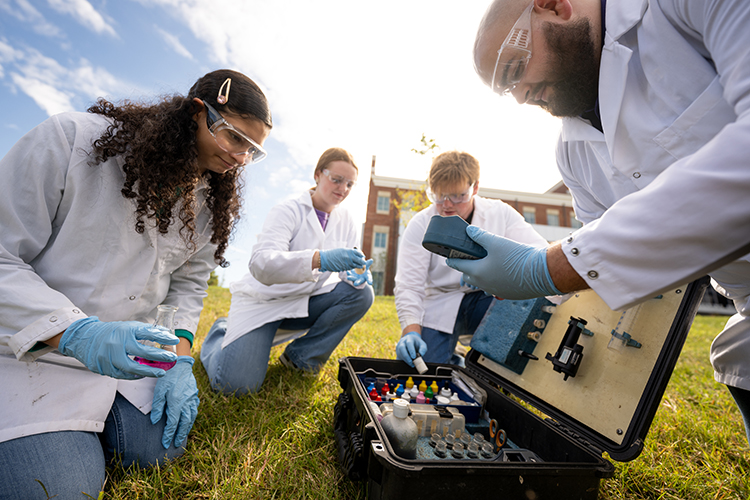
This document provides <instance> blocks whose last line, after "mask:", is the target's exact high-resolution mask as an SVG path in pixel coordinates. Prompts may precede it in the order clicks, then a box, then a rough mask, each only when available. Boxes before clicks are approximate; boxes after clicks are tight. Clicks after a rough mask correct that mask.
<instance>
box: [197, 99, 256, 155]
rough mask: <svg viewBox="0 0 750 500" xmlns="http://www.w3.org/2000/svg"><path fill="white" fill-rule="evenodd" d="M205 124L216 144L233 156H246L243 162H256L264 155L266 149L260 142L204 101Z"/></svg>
mask: <svg viewBox="0 0 750 500" xmlns="http://www.w3.org/2000/svg"><path fill="white" fill-rule="evenodd" d="M203 104H204V105H205V106H206V111H207V113H206V125H207V126H208V131H209V132H210V133H211V135H212V136H214V139H215V140H216V144H217V145H218V146H219V147H220V148H221V149H223V150H224V151H226V152H227V153H229V154H230V155H233V156H245V155H246V156H247V159H246V160H245V163H246V164H248V163H258V162H259V161H261V160H262V159H263V158H265V157H266V155H267V153H266V150H265V149H263V148H262V147H261V145H260V144H258V143H257V142H255V141H254V140H252V139H251V138H249V137H248V136H246V135H245V134H243V133H242V132H240V131H239V130H237V129H236V128H234V127H233V126H232V124H230V123H229V122H228V121H226V120H225V119H224V117H223V116H221V114H219V112H218V111H216V110H215V109H214V108H212V107H211V105H210V104H208V103H207V102H206V101H203Z"/></svg>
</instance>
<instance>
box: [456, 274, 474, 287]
mask: <svg viewBox="0 0 750 500" xmlns="http://www.w3.org/2000/svg"><path fill="white" fill-rule="evenodd" d="M459 284H460V285H461V286H466V287H469V288H471V289H472V290H479V287H478V286H474V285H470V284H468V283H467V282H465V281H464V275H463V274H462V275H461V280H460V281H459Z"/></svg>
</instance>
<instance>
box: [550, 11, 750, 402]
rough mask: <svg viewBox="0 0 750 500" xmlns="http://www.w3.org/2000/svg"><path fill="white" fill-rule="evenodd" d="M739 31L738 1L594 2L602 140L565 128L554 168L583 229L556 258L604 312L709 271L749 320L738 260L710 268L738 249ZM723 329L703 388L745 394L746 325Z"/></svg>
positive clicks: (744, 92)
mask: <svg viewBox="0 0 750 500" xmlns="http://www.w3.org/2000/svg"><path fill="white" fill-rule="evenodd" d="M748 26H750V3H748V2H746V1H744V0H705V1H691V0H660V1H649V0H629V1H619V2H609V3H607V11H606V33H605V39H604V48H603V51H602V60H601V71H600V82H599V100H600V109H601V118H602V126H603V129H604V133H603V134H602V133H600V132H599V131H598V130H596V129H594V128H593V127H591V126H590V125H589V124H588V123H587V122H586V121H584V120H581V119H579V118H568V119H564V120H563V130H562V134H561V137H560V142H559V146H558V165H559V167H560V171H561V173H562V175H563V180H564V182H565V184H566V185H567V186H568V187H569V188H570V190H571V193H572V195H573V198H574V205H575V206H574V208H575V211H576V216H577V217H578V218H579V219H580V220H581V221H583V222H586V223H587V224H586V225H585V226H584V227H583V228H582V229H580V230H578V231H577V232H576V233H574V234H573V236H572V237H571V238H568V239H567V240H565V241H564V242H563V251H564V252H565V255H566V256H567V258H568V260H569V261H570V263H571V265H572V266H573V268H574V269H575V270H576V271H577V272H578V274H580V275H581V276H583V278H584V279H585V280H586V282H587V283H588V284H589V285H590V286H591V288H593V289H594V290H595V291H596V292H597V294H599V295H600V296H601V297H602V298H603V299H604V300H605V302H607V304H608V305H609V306H610V307H612V308H613V309H624V308H627V307H630V306H631V305H633V304H635V303H637V302H639V301H641V300H643V299H645V298H648V297H652V296H654V295H657V294H658V293H660V292H662V291H664V290H667V289H670V288H672V287H674V286H678V285H681V284H684V283H686V282H689V281H691V280H693V279H695V278H698V277H700V276H702V275H704V274H706V273H707V272H708V271H712V272H711V274H712V276H713V277H714V278H715V279H717V280H719V281H722V282H724V283H725V284H726V285H727V288H728V289H730V291H728V292H727V293H728V294H729V295H730V298H733V299H734V300H735V304H736V306H737V309H738V310H739V311H740V313H741V314H743V315H744V316H747V315H748V314H749V313H750V306H749V305H748V298H749V297H750V263H749V262H748V260H747V257H743V258H740V260H738V261H735V262H733V263H731V264H728V265H725V266H724V267H723V268H721V269H717V268H718V267H720V266H721V265H722V264H727V263H728V262H731V261H732V259H737V258H738V257H741V256H742V255H743V254H744V253H746V252H747V244H748V242H749V241H750V196H749V194H750V168H748V167H749V166H750V163H749V161H750V160H749V159H750V109H749V108H750V30H748ZM605 211H606V212H605ZM738 322H739V323H738ZM732 323H733V327H732V328H731V329H730V328H728V329H727V330H725V332H723V333H722V334H720V335H719V337H717V339H716V340H715V342H714V346H713V348H712V362H713V364H714V369H715V370H716V379H717V380H718V381H720V382H722V383H725V384H729V385H734V386H737V387H744V388H745V389H750V363H747V361H746V360H748V359H750V335H748V333H747V330H748V327H747V326H745V327H741V326H739V325H740V324H742V323H746V322H745V321H741V320H739V319H737V320H733V321H732ZM743 364H744V367H743V366H742V365H743Z"/></svg>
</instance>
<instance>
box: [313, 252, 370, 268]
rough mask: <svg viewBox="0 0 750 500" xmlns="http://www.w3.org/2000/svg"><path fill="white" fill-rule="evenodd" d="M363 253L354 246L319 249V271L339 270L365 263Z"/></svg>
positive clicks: (360, 265)
mask: <svg viewBox="0 0 750 500" xmlns="http://www.w3.org/2000/svg"><path fill="white" fill-rule="evenodd" d="M365 262H366V261H365V254H363V253H362V252H360V251H359V250H357V249H356V248H333V249H331V250H320V272H322V273H325V272H334V271H336V272H340V271H348V270H350V269H356V268H358V267H362V266H364V265H365Z"/></svg>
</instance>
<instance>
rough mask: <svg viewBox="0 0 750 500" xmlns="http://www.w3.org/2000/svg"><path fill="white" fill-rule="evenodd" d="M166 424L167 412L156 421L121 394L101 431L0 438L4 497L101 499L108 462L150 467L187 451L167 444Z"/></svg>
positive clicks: (0, 492)
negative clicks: (99, 497) (167, 446)
mask: <svg viewBox="0 0 750 500" xmlns="http://www.w3.org/2000/svg"><path fill="white" fill-rule="evenodd" d="M72 404H75V402H72ZM166 423H167V416H166V414H165V415H164V417H163V418H162V419H161V421H160V422H158V423H157V424H156V425H152V424H151V416H150V415H144V414H143V413H141V412H140V411H139V410H138V409H137V408H136V407H135V406H133V405H132V404H130V402H129V401H128V400H127V399H125V398H124V397H122V396H121V395H120V394H119V393H118V394H117V396H116V397H115V402H114V403H113V405H112V409H111V410H110V412H109V415H107V420H106V421H105V422H104V431H103V432H102V433H101V434H96V433H94V432H82V431H59V432H47V433H44V434H33V435H31V436H25V437H21V438H17V439H12V440H10V441H5V442H3V443H0V499H2V500H10V499H19V500H20V499H24V500H25V499H36V498H40V499H46V498H52V497H54V498H55V500H67V499H90V497H91V498H97V496H98V494H99V491H101V490H102V487H103V484H104V477H105V467H106V464H107V463H108V462H116V463H120V462H121V463H122V465H123V467H129V466H130V465H136V466H140V467H147V466H149V465H156V464H157V463H158V464H163V463H164V461H165V460H169V459H172V458H176V457H178V456H180V455H182V453H183V451H184V448H174V446H172V447H170V448H169V449H168V450H165V449H164V448H163V447H162V445H161V437H162V434H163V433H164V427H165V426H166ZM40 483H41V484H40ZM42 485H44V487H42ZM45 489H46V491H47V493H45ZM83 493H86V494H87V495H90V497H88V496H86V495H84V494H83ZM48 495H49V496H48Z"/></svg>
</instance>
